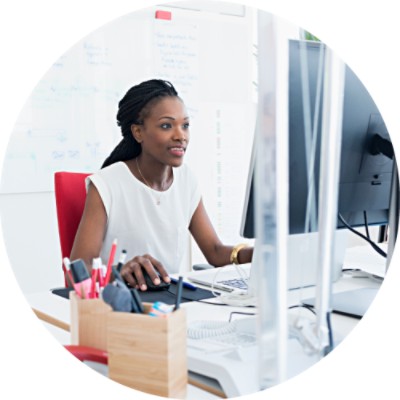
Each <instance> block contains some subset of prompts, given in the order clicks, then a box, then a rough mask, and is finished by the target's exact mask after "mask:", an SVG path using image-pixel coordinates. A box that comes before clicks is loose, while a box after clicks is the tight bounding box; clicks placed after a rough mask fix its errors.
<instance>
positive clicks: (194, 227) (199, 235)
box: [189, 200, 253, 267]
mask: <svg viewBox="0 0 400 400" xmlns="http://www.w3.org/2000/svg"><path fill="white" fill-rule="evenodd" d="M189 230H190V232H191V234H192V235H193V238H194V239H195V241H196V243H197V244H198V246H199V248H200V250H201V251H202V253H203V254H204V256H205V257H206V259H207V262H208V263H209V264H211V265H214V266H215V267H222V266H224V265H227V264H230V256H231V253H232V250H233V246H227V245H224V244H223V243H222V242H221V241H220V239H219V237H218V235H217V233H216V232H215V230H214V227H213V225H212V223H211V221H210V219H209V217H208V215H207V212H206V209H205V207H204V204H203V201H202V200H200V202H199V205H198V206H197V209H196V211H195V212H194V214H193V217H192V220H191V222H190V226H189ZM252 257H253V248H252V247H247V248H244V249H242V250H240V252H239V256H238V260H239V262H240V263H241V264H244V263H248V262H251V259H252Z"/></svg>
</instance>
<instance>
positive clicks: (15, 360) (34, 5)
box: [0, 0, 400, 400]
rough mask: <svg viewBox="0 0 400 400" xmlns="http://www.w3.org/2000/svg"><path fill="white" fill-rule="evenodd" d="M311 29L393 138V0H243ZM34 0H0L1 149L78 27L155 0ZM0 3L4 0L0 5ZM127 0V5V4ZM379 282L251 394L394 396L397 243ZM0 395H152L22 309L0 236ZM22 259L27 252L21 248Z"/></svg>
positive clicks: (399, 32) (397, 82)
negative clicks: (348, 330)
mask: <svg viewBox="0 0 400 400" xmlns="http://www.w3.org/2000/svg"><path fill="white" fill-rule="evenodd" d="M243 2H245V3H246V5H252V6H256V7H259V8H262V9H264V10H266V11H270V12H273V13H275V14H277V15H279V16H282V17H284V18H287V19H289V20H291V22H294V23H296V24H297V25H299V26H302V27H303V28H305V29H307V30H308V31H311V32H312V33H314V34H315V35H316V36H318V37H319V38H320V39H321V40H322V41H324V42H325V43H327V44H328V45H329V46H330V47H332V48H333V49H334V50H335V51H336V52H337V53H338V54H339V55H340V56H341V57H342V58H343V59H344V60H345V61H346V63H347V64H349V66H350V67H351V68H353V70H354V71H355V73H356V74H357V75H358V76H359V78H360V79H361V80H362V81H363V82H364V84H365V85H366V87H367V88H368V89H369V91H370V93H371V95H372V97H373V98H374V100H375V102H376V103H377V105H378V107H379V108H380V110H381V112H382V114H383V118H384V119H385V121H386V124H387V126H388V129H389V132H391V137H392V140H393V142H394V144H395V147H396V148H398V147H399V132H400V120H399V118H398V113H399V112H398V107H399V106H398V105H399V100H398V97H399V93H400V77H399V71H400V62H399V57H398V48H399V44H398V38H400V23H399V21H398V19H399V16H398V13H397V12H396V10H395V5H396V2H393V1H389V0H387V1H386V0H380V1H350V0H347V1H321V0H303V1H301V2H299V1H296V0H275V1H272V0H270V1H268V0H263V1H251V0H247V1H243ZM104 3H105V4H100V2H98V1H97V2H96V1H93V0H86V1H75V0H70V1H68V2H64V3H62V2H60V1H57V2H55V1H44V0H37V1H35V2H30V1H28V0H24V1H22V0H21V1H18V0H16V1H13V2H2V6H1V9H0V16H1V17H0V18H1V20H0V29H1V36H0V37H1V50H2V60H3V61H2V68H1V71H2V72H1V76H0V88H1V90H0V96H1V97H0V99H1V109H0V110H1V116H2V118H1V121H2V126H1V128H2V134H1V135H0V140H1V143H0V158H1V160H2V159H3V157H4V153H3V152H4V150H5V147H6V143H7V140H8V137H9V133H10V132H11V131H12V127H13V124H14V122H15V120H16V118H17V115H18V112H19V110H20V109H21V107H22V105H23V102H24V99H26V98H27V97H28V96H29V94H30V93H31V91H32V89H33V86H34V85H35V84H36V83H37V81H38V80H39V79H40V78H41V76H42V75H43V74H44V72H45V71H46V70H47V68H48V66H49V65H51V64H52V62H53V61H54V60H55V59H57V58H58V57H59V56H60V55H61V54H63V53H64V52H65V51H66V49H68V48H69V47H70V46H72V45H73V44H74V43H76V42H77V41H78V40H79V39H81V38H82V37H83V36H84V35H86V34H88V33H89V32H91V31H93V30H94V29H97V28H98V27H99V26H102V25H104V24H105V23H107V22H109V21H110V20H112V19H114V18H116V17H118V16H120V15H123V14H126V13H128V12H131V11H134V10H135V9H138V8H139V7H143V6H145V5H146V6H147V5H154V4H156V3H161V2H154V1H146V2H144V1H135V2H132V1H128V0H126V1H125V0H114V1H112V2H104ZM6 4H7V5H6ZM133 4H134V5H133ZM396 250H397V251H396V253H395V258H394V260H393V261H392V267H391V269H390V271H389V274H388V277H387V279H386V280H385V282H384V284H383V290H381V291H380V292H379V294H378V297H377V299H376V301H375V302H374V304H373V306H372V307H371V309H370V310H369V312H368V314H367V316H366V317H365V318H364V319H363V320H362V321H361V322H360V323H359V324H358V326H357V328H356V329H355V330H354V331H353V333H352V334H351V335H350V336H349V337H348V338H347V339H346V341H345V342H344V343H343V344H342V345H341V346H340V347H339V348H338V349H337V350H335V351H334V352H333V353H332V354H331V355H330V356H328V357H326V358H325V359H324V360H323V361H322V362H320V363H318V365H317V366H315V367H314V368H311V369H310V370H308V371H306V372H305V373H303V374H302V375H300V376H299V377H297V378H295V379H292V380H291V381H289V382H286V383H285V384H283V385H279V386H277V387H275V388H272V389H270V390H268V393H258V394H255V395H252V396H250V398H251V399H257V398H265V397H266V396H267V395H268V399H287V398H288V397H289V395H291V396H297V397H299V398H305V399H320V398H322V397H323V398H324V399H331V398H332V399H334V398H335V399H337V398H345V399H349V398H366V399H369V398H375V397H379V398H382V399H385V400H386V399H398V398H399V393H400V385H399V383H398V382H399V374H398V371H399V368H398V362H399V357H400V342H399V340H398V337H399V336H400V333H399V330H398V328H399V325H400V324H399V323H398V315H399V313H398V304H399V303H400V302H399V297H400V290H399V284H400V278H399V271H398V265H397V264H398V258H399V257H398V252H399V251H398V249H396ZM0 254H1V258H2V260H1V261H2V262H1V267H0V271H1V278H2V282H3V285H2V289H1V291H0V296H1V297H0V304H1V306H0V315H1V318H2V320H1V323H0V344H1V349H2V351H1V357H0V360H1V364H0V371H1V385H0V397H1V398H7V399H20V398H24V397H28V396H29V397H31V398H32V397H33V398H36V397H39V396H40V398H42V399H55V398H56V399H64V398H65V399H67V398H71V397H72V396H76V397H78V398H83V397H86V396H91V397H92V398H96V399H103V398H107V397H110V398H111V397H112V398H125V399H131V398H140V399H142V398H145V397H146V398H147V397H148V398H151V396H145V395H144V394H143V393H135V391H133V390H131V389H128V388H125V387H122V386H120V385H117V384H115V383H113V382H111V381H109V380H108V379H103V378H101V377H99V376H98V374H96V373H94V372H92V371H90V370H89V369H88V368H84V367H82V366H81V365H80V364H79V363H78V362H76V361H75V360H74V359H72V357H67V356H66V354H65V352H64V351H63V349H62V348H60V346H59V344H58V343H57V342H56V341H55V339H54V338H53V337H52V336H51V335H50V334H49V333H48V332H47V331H46V330H45V328H44V327H43V326H42V325H41V324H40V323H38V321H37V320H36V317H34V315H33V314H32V313H31V311H30V310H29V306H28V304H27V303H26V302H25V301H24V298H23V295H22V293H21V292H20V290H19V288H18V286H17V283H16V281H15V278H14V275H13V273H12V270H11V268H10V266H9V262H8V259H7V255H6V252H5V249H4V244H3V241H2V240H1V238H0ZM26 258H27V263H29V261H30V260H29V254H27V255H26Z"/></svg>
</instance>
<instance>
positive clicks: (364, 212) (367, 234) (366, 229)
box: [363, 211, 371, 239]
mask: <svg viewBox="0 0 400 400" xmlns="http://www.w3.org/2000/svg"><path fill="white" fill-rule="evenodd" d="M363 215H364V227H365V235H366V236H367V238H368V239H371V237H370V236H369V229H368V218H367V212H366V211H363Z"/></svg>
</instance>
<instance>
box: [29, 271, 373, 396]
mask: <svg viewBox="0 0 400 400" xmlns="http://www.w3.org/2000/svg"><path fill="white" fill-rule="evenodd" d="M362 287H379V283H377V282H374V281H373V280H370V279H367V278H352V277H350V276H349V275H347V276H346V274H344V276H343V278H342V279H341V280H339V281H338V282H336V283H335V284H334V289H333V291H334V293H335V292H341V291H345V290H351V289H357V288H362ZM314 292H315V288H305V289H301V290H294V291H290V292H289V294H288V303H289V305H294V304H299V303H300V302H301V299H304V298H309V297H312V296H314ZM26 297H27V300H28V302H29V304H30V305H31V307H32V309H33V310H34V311H35V312H36V315H37V316H38V317H39V318H40V319H42V320H43V321H44V322H45V325H46V327H47V328H48V329H49V330H50V331H51V333H52V334H53V335H54V336H55V337H56V338H57V339H58V340H59V341H60V343H61V344H69V343H70V342H69V323H70V309H69V301H68V300H66V299H64V298H62V297H59V296H57V295H54V294H52V293H51V292H50V291H49V292H46V293H36V294H30V295H27V296H26ZM182 307H184V308H186V309H187V322H188V324H190V323H191V322H193V321H197V320H224V321H228V320H229V316H230V314H231V313H232V312H233V311H241V312H243V311H244V312H249V313H251V312H255V311H256V309H254V308H239V307H230V306H216V305H210V304H204V303H200V302H190V303H183V304H182ZM305 312H308V311H305ZM358 321H359V320H358V319H355V318H351V317H346V316H343V315H338V314H335V313H334V314H333V315H332V326H333V330H334V332H335V333H336V334H338V336H341V337H343V338H344V337H345V336H346V335H347V334H348V333H349V332H350V331H351V330H352V329H353V328H354V327H355V326H356V324H357V322H358ZM216 398H219V397H217V396H215V395H214V394H211V393H208V392H206V391H204V390H201V389H198V388H196V387H195V386H193V385H188V392H187V399H196V400H202V399H204V400H205V399H216Z"/></svg>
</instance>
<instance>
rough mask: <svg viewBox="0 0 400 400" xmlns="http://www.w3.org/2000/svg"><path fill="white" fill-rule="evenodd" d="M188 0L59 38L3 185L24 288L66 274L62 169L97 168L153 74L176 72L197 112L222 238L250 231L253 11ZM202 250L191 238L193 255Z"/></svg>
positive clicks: (201, 166)
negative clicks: (58, 175) (57, 199)
mask: <svg viewBox="0 0 400 400" xmlns="http://www.w3.org/2000/svg"><path fill="white" fill-rule="evenodd" d="M189 3H190V4H189ZM189 3H188V6H190V5H191V6H192V8H188V9H182V8H180V7H179V6H174V7H165V6H163V7H160V9H163V10H167V11H170V12H171V13H172V19H171V20H160V19H155V11H156V8H155V7H151V8H147V9H144V10H141V11H139V12H135V13H132V14H128V15H126V16H123V17H121V18H119V19H118V20H115V21H111V22H110V23H109V24H107V25H106V26H104V27H100V28H99V29H98V30H97V31H95V32H93V33H91V34H89V35H88V36H87V37H85V38H83V39H82V40H81V41H80V42H79V43H76V44H73V45H72V47H71V48H70V49H60V54H61V56H60V58H59V59H58V60H54V64H53V65H51V66H49V70H48V71H45V72H44V75H43V77H42V78H41V79H40V80H39V81H38V83H37V85H36V87H35V89H34V91H33V92H32V94H31V96H30V97H29V98H28V99H27V100H26V103H25V106H24V108H23V109H22V110H21V113H20V115H19V118H18V120H17V121H16V124H15V127H14V130H13V132H12V135H11V138H10V142H9V145H8V148H7V154H6V157H5V162H4V167H3V175H2V180H1V194H0V206H1V212H2V216H1V218H2V228H3V236H4V240H5V243H6V246H7V251H8V256H9V259H10V263H11V265H12V266H13V269H14V271H15V274H16V277H17V279H18V282H19V283H20V285H21V288H22V289H23V291H24V292H26V293H30V292H36V291H40V290H45V289H47V288H49V287H55V286H60V285H62V284H63V279H62V273H61V254H60V249H59V242H58V231H57V222H56V213H55V203H54V190H53V174H54V172H55V171H58V170H71V171H94V170H97V169H98V168H99V167H100V165H101V163H102V161H103V160H104V158H105V157H106V156H107V155H108V153H109V152H110V151H111V150H112V148H113V147H114V146H115V144H116V143H117V142H118V141H119V140H120V132H119V128H118V127H117V126H116V124H115V114H116V110H117V103H118V101H119V99H120V98H121V97H122V96H123V94H124V93H125V92H126V90H127V89H128V88H129V87H130V86H131V85H133V84H135V83H138V82H140V81H142V80H144V79H148V78H152V77H161V78H165V79H169V80H171V81H172V82H173V83H174V85H175V86H176V88H177V90H178V92H179V94H180V95H181V96H182V98H183V99H184V101H185V103H186V105H187V107H188V111H189V114H190V117H191V145H190V147H189V150H188V152H187V156H186V162H187V163H188V164H189V165H190V166H191V168H192V169H193V170H194V172H195V174H196V175H197V177H198V179H199V182H200V185H201V187H202V191H203V197H204V201H205V204H206V207H207V210H208V212H209V214H210V217H211V219H212V221H213V223H214V225H215V228H216V230H217V231H218V233H219V234H220V236H221V238H222V239H223V240H224V241H225V242H231V243H237V242H238V241H240V240H241V239H240V236H239V226H240V220H241V214H242V207H243V197H244V186H245V182H246V179H247V168H248V160H249V155H250V151H251V145H252V138H253V131H254V117H255V106H254V98H255V97H254V92H255V85H254V82H253V80H254V76H255V75H254V72H255V69H254V63H255V59H254V52H255V48H254V45H253V28H254V15H253V12H252V11H251V10H249V9H248V8H245V7H244V6H238V5H234V4H232V5H231V4H229V3H215V2H211V3H213V4H211V3H208V2H204V3H205V6H204V7H205V8H204V10H203V11H198V10H195V8H196V5H197V6H198V4H197V3H196V2H189ZM201 3H203V2H201ZM197 8H198V7H197ZM202 261H204V260H203V259H202V256H201V254H200V252H199V251H198V249H197V247H196V246H193V262H202Z"/></svg>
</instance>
